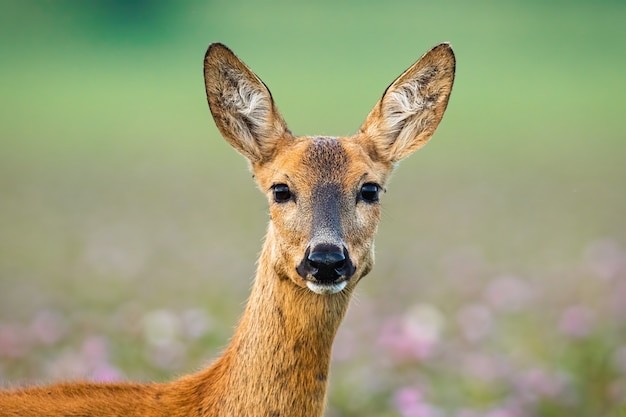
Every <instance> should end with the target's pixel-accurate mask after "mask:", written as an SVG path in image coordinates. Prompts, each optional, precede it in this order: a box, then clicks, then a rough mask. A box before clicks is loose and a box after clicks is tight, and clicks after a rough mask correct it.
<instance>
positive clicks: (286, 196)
mask: <svg viewBox="0 0 626 417" xmlns="http://www.w3.org/2000/svg"><path fill="white" fill-rule="evenodd" d="M273 188H274V201H276V202H277V203H284V202H285V201H289V200H290V199H291V191H289V187H288V186H287V185H286V184H276V185H275V186H274V187H273Z"/></svg>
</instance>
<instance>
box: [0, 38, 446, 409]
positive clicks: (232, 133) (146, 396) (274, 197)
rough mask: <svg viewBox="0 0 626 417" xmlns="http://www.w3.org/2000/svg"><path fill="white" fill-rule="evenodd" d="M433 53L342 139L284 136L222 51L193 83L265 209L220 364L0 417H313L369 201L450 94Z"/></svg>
mask: <svg viewBox="0 0 626 417" xmlns="http://www.w3.org/2000/svg"><path fill="white" fill-rule="evenodd" d="M455 67H456V61H455V57H454V53H453V51H452V48H451V46H450V45H449V44H447V43H442V44H439V45H437V46H435V47H434V48H432V49H431V50H430V51H428V52H427V53H426V54H424V55H423V56H422V57H421V58H420V59H419V60H418V61H417V62H415V63H414V64H413V65H412V66H410V67H409V68H408V69H407V70H406V71H404V72H403V73H402V74H401V75H400V76H399V77H398V78H397V79H396V80H395V81H394V82H393V83H392V84H391V85H390V86H389V87H388V88H387V89H386V90H385V92H384V94H383V95H382V97H381V98H380V100H379V101H378V102H377V104H376V105H375V106H374V108H373V110H371V112H370V113H369V115H368V116H367V117H366V119H365V121H364V123H363V124H362V125H361V127H360V129H359V130H358V132H357V133H356V134H354V135H352V136H346V137H329V136H295V135H294V134H292V133H291V131H290V130H289V129H288V127H287V125H286V123H285V121H284V120H283V118H282V116H281V114H280V113H279V111H278V109H277V107H276V105H275V103H274V99H273V98H272V95H271V93H270V91H269V89H268V88H267V87H266V86H265V84H264V83H263V82H262V81H261V79H260V78H259V77H258V76H257V75H256V74H255V73H253V72H252V70H251V69H250V68H249V67H248V66H247V65H246V64H244V63H243V61H241V60H240V59H239V58H238V57H237V56H236V55H235V54H234V53H233V52H232V51H231V50H230V49H229V48H227V47H226V46H225V45H223V44H221V43H213V44H211V45H210V46H209V48H208V50H207V52H206V54H205V58H204V79H205V87H206V95H207V98H208V103H209V108H210V111H211V113H212V115H213V119H214V121H215V123H216V125H217V128H218V130H219V131H220V133H221V135H222V136H223V137H224V139H225V140H226V141H227V142H228V143H229V144H230V145H231V146H232V147H233V148H235V150H237V151H238V152H239V153H241V154H242V155H243V156H244V157H245V158H246V159H247V161H248V166H249V168H250V170H251V171H252V174H253V177H254V179H255V180H256V183H257V185H258V187H259V188H260V190H261V191H262V192H263V193H264V194H265V195H266V196H267V198H268V202H269V217H270V219H269V225H268V227H267V232H266V237H265V241H264V244H263V247H262V250H261V253H260V256H259V260H258V264H257V270H256V275H255V278H254V281H253V286H252V289H251V294H250V297H249V299H248V302H247V305H246V307H245V310H244V312H243V315H242V317H241V318H240V321H239V323H238V325H237V327H236V329H235V332H234V335H233V337H232V339H231V340H230V342H229V344H228V345H227V347H226V348H225V349H224V351H223V353H222V355H221V356H220V357H219V358H217V359H216V360H214V361H213V362H212V364H210V365H209V366H208V367H206V368H205V369H202V370H200V371H198V372H196V373H192V374H189V375H184V376H182V377H180V378H178V379H175V380H173V381H170V382H162V383H161V382H160V383H157V382H152V383H134V382H110V383H98V382H61V383H57V384H54V385H49V386H31V387H22V388H12V389H7V390H2V391H0V416H3V417H17V416H20V417H24V416H76V417H78V416H102V417H105V416H126V417H129V416H142V417H156V416H168V417H183V416H185V417H191V416H194V417H217V416H219V417H235V416H238V417H243V416H246V417H261V416H262V417H296V416H297V417H302V416H307V417H319V416H322V415H323V414H324V410H325V405H326V391H327V387H328V376H329V371H330V360H331V352H332V345H333V340H334V338H335V334H336V332H337V330H338V327H339V325H340V323H341V321H342V319H343V317H344V315H345V314H346V311H347V308H348V305H349V302H350V299H351V297H352V294H353V292H354V290H355V287H356V286H357V284H358V283H359V282H360V280H361V279H362V278H363V277H364V276H366V275H367V274H368V273H369V272H370V271H371V269H372V266H373V264H374V235H375V234H376V231H377V228H378V223H379V220H380V217H381V204H380V196H381V194H382V193H384V192H385V191H386V188H385V187H386V184H387V182H388V180H389V178H390V175H391V173H392V171H393V170H394V167H395V166H396V165H397V163H398V162H399V161H400V160H402V159H404V158H406V157H407V156H409V155H410V154H412V153H413V152H415V151H416V150H418V149H420V148H421V147H422V146H424V145H425V144H426V143H427V142H428V141H429V139H430V138H431V137H432V135H433V133H434V132H435V129H436V128H437V126H438V125H439V122H440V121H441V119H442V117H443V114H444V111H445V110H446V107H447V104H448V99H449V97H450V93H451V91H452V85H453V82H454V74H455Z"/></svg>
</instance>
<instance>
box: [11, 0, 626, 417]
mask: <svg viewBox="0 0 626 417" xmlns="http://www.w3.org/2000/svg"><path fill="white" fill-rule="evenodd" d="M624 22H626V3H625V2H623V1H608V0H607V1H598V2H588V1H569V2H565V1H553V2H539V1H521V0H513V1H509V2H495V1H490V0H479V1H475V2H463V1H460V0H451V1H443V2H419V1H400V0H390V1H386V2H382V1H354V0H349V1H344V2H331V1H321V2H315V3H314V2H303V1H294V2H287V1H271V2H252V1H250V2H242V1H236V0H235V1H224V0H222V1H208V2H202V1H188V2H174V1H161V2H151V1H147V0H143V1H142V0H132V1H123V0H116V1H112V0H110V1H104V0H101V1H92V2H81V1H59V2H53V1H38V2H37V1H16V0H9V1H6V2H4V3H3V6H2V13H1V14H0V33H1V37H0V48H1V51H2V59H1V60H0V71H1V72H0V74H1V75H0V91H1V92H2V94H1V96H0V385H2V386H4V387H7V386H16V385H20V384H23V383H45V382H50V381H53V380H59V379H78V378H83V379H85V378H86V379H91V380H98V381H108V380H141V381H151V380H156V381H165V380H168V379H171V378H173V377H175V376H177V375H181V374H183V373H188V372H192V371H195V370H197V369H198V368H200V367H202V366H204V365H205V364H207V363H209V362H210V361H211V359H212V358H214V357H215V356H217V355H219V352H220V351H221V349H222V348H223V347H224V346H225V344H226V343H227V342H228V338H229V337H230V335H231V333H232V329H233V327H234V326H235V325H236V323H237V318H238V316H239V314H240V313H241V311H242V309H243V306H244V304H245V301H246V297H247V294H248V291H249V288H250V285H251V279H252V277H253V275H254V270H255V260H256V256H257V254H258V252H259V250H260V247H261V242H262V238H263V234H264V229H265V225H266V222H267V220H268V219H267V214H266V213H267V207H266V201H265V198H264V197H263V196H262V195H261V194H260V193H259V192H258V191H257V190H256V189H255V186H254V184H253V181H252V179H251V175H250V173H249V172H248V171H247V166H246V163H245V161H244V159H243V158H242V157H241V156H239V155H238V154H236V152H235V151H234V150H232V149H231V148H230V147H229V146H228V145H227V144H226V142H225V141H224V140H223V139H222V138H221V137H220V135H219V132H218V131H217V129H216V128H215V126H214V123H213V121H212V119H211V116H210V113H209V110H208V106H207V104H206V99H205V93H204V85H203V79H202V70H201V67H202V58H203V56H204V52H205V50H206V47H207V46H208V44H209V43H211V42H215V41H220V42H223V43H225V44H226V45H228V46H229V47H230V48H232V49H233V50H234V51H235V53H236V54H238V55H239V56H240V57H241V58H242V59H243V60H244V61H245V62H246V63H247V64H248V65H249V66H250V67H251V68H252V69H253V70H254V71H255V72H256V73H257V74H258V75H259V76H260V77H261V78H262V79H263V81H264V82H265V83H266V84H267V85H268V86H269V88H270V90H271V91H272V93H273V96H274V99H275V100H276V102H277V105H278V107H279V109H280V110H281V112H282V113H283V116H284V117H285V119H286V120H287V123H289V125H290V127H291V130H292V131H293V132H294V133H296V134H303V135H305V134H322V135H347V134H351V133H353V132H355V131H356V130H357V129H358V127H359V126H360V124H361V123H362V121H363V120H364V118H365V116H366V115H367V113H368V112H369V111H370V109H371V108H372V106H373V105H374V104H375V102H376V101H377V100H378V98H379V97H380V95H381V94H382V93H383V91H384V89H385V88H386V87H387V85H388V84H389V83H390V82H391V81H393V79H394V78H395V77H396V76H397V75H399V74H400V73H401V72H402V71H403V70H404V69H405V68H407V67H408V66H409V65H410V64H412V63H413V62H414V61H415V60H417V59H418V58H419V57H420V56H421V55H422V54H423V53H424V52H426V51H427V50H428V49H429V48H430V47H432V46H434V45H435V44H437V43H440V42H443V41H449V42H451V43H452V46H453V47H454V50H455V52H456V56H457V77H456V82H455V87H454V90H453V93H452V97H451V100H450V104H449V106H448V110H447V113H446V115H445V117H444V119H443V122H442V123H441V125H440V127H439V129H438V131H437V133H436V134H435V137H434V139H433V140H432V141H431V143H430V144H429V145H428V146H427V147H425V148H424V149H423V150H421V151H420V152H418V153H417V154H416V155H414V156H412V157H411V158H409V159H408V160H407V161H405V162H403V163H402V164H401V166H400V167H399V168H398V170H397V172H396V174H395V176H394V178H393V180H392V183H391V184H390V186H389V187H388V192H387V194H386V195H385V196H384V198H383V206H384V216H383V219H382V221H381V224H380V230H379V234H378V237H377V241H376V242H377V264H376V266H375V268H374V270H373V272H372V273H371V274H370V275H369V276H368V277H367V278H366V279H365V280H363V282H362V283H361V284H360V286H359V289H358V291H357V294H356V297H355V299H354V300H353V302H352V305H351V308H350V311H349V313H348V316H347V317H346V320H345V322H344V323H343V325H342V327H341V328H340V331H339V334H338V336H337V340H336V343H335V349H334V352H333V357H334V360H333V368H332V377H331V382H330V391H329V401H328V402H329V404H328V410H327V415H328V416H330V417H335V416H362V417H363V416H365V417H370V416H371V417H374V416H376V417H386V416H389V417H391V416H396V417H479V416H480V417H527V416H589V417H602V416H623V415H624V413H626V217H625V216H626V187H625V185H624V184H625V182H626V137H625V136H626V133H625V132H626V124H625V114H626V100H625V98H624V97H625V95H626V49H625V48H626V25H625V24H624Z"/></svg>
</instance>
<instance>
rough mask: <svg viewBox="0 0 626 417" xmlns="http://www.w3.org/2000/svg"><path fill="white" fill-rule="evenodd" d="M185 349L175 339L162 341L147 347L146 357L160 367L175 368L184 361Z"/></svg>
mask: <svg viewBox="0 0 626 417" xmlns="http://www.w3.org/2000/svg"><path fill="white" fill-rule="evenodd" d="M186 356H187V349H186V347H185V345H184V344H182V343H181V342H179V341H177V340H168V341H162V342H160V343H157V344H155V345H152V346H150V347H149V350H148V359H149V360H150V362H152V364H154V365H155V366H156V367H158V368H160V369H165V370H170V371H171V370H176V369H179V368H180V367H181V366H182V365H183V364H184V362H185V359H186Z"/></svg>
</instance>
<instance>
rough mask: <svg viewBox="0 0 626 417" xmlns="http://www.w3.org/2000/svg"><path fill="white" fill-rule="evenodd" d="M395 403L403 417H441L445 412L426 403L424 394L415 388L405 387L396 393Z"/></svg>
mask: <svg viewBox="0 0 626 417" xmlns="http://www.w3.org/2000/svg"><path fill="white" fill-rule="evenodd" d="M393 402H394V406H395V408H396V409H397V410H398V411H399V412H400V414H401V415H402V416H403V417H441V416H443V412H442V411H441V410H440V409H439V408H437V407H435V406H433V405H431V404H428V403H426V402H425V401H424V399H423V395H422V393H421V392H420V391H419V390H418V389H417V388H414V387H404V388H400V389H399V390H398V391H396V393H395V395H394V397H393Z"/></svg>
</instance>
